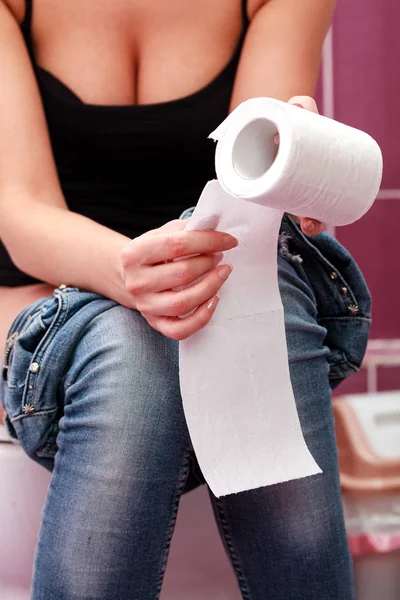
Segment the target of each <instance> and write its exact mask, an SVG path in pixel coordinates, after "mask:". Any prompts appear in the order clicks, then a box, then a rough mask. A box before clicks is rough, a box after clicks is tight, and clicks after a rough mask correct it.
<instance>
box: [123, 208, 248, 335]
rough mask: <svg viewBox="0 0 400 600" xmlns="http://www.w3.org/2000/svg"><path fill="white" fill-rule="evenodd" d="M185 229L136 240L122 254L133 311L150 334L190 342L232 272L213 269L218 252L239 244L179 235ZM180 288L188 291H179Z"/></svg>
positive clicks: (219, 236) (213, 234)
mask: <svg viewBox="0 0 400 600" xmlns="http://www.w3.org/2000/svg"><path fill="white" fill-rule="evenodd" d="M186 224H187V221H183V220H177V221H171V222H169V223H167V224H166V225H164V226H163V227H160V228H159V229H155V230H153V231H149V232H147V233H145V234H144V235H141V236H140V237H137V238H135V239H134V240H132V241H131V242H129V244H127V246H125V248H124V249H123V250H122V253H121V262H122V267H123V270H124V276H125V286H126V289H127V291H128V292H129V294H131V296H132V297H133V300H134V304H135V308H136V309H137V310H138V311H139V312H141V313H142V315H143V316H144V318H145V319H146V320H147V321H148V323H149V324H150V325H151V326H152V327H153V328H154V329H157V330H158V331H160V332H161V333H163V334H164V335H166V336H167V337H170V338H173V339H175V340H183V339H185V338H187V337H189V336H190V335H192V334H193V333H195V332H196V331H198V330H199V329H201V328H202V327H204V326H205V325H206V324H207V323H208V322H209V320H210V319H211V317H212V315H213V312H214V310H215V308H216V307H217V304H218V297H217V293H218V291H219V289H220V288H221V286H222V285H223V283H224V282H225V281H226V280H227V278H228V277H229V275H230V273H231V270H232V268H231V267H230V265H218V263H219V262H220V260H221V258H222V255H221V253H222V252H225V251H227V250H230V249H231V248H235V247H236V246H237V244H238V242H237V240H236V238H234V237H233V236H231V235H229V234H226V233H223V232H220V231H183V230H184V228H185V226H186ZM193 255H194V256H193ZM184 257H188V258H184ZM174 259H181V260H176V261H175V260H174ZM199 278H201V280H200V281H196V280H197V279H199ZM195 281H196V283H193V282H195ZM190 284H193V285H190ZM183 286H189V287H184V289H179V288H181V287H183ZM177 288H178V289H177ZM184 315H188V316H186V317H184ZM182 317H184V318H182Z"/></svg>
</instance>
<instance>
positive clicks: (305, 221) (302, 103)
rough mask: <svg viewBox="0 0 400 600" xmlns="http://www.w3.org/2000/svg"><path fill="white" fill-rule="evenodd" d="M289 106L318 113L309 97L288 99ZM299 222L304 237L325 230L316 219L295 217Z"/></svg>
mask: <svg viewBox="0 0 400 600" xmlns="http://www.w3.org/2000/svg"><path fill="white" fill-rule="evenodd" d="M289 104H294V105H295V106H299V107H301V108H305V109H306V110H311V111H312V112H315V113H318V108H317V104H316V102H315V100H314V99H313V98H311V97H310V96H293V98H290V100H289ZM296 218H297V219H298V220H299V221H300V226H301V229H302V231H303V233H305V234H306V235H318V234H319V233H322V231H324V229H325V225H324V224H323V223H321V222H320V221H317V220H316V219H312V218H310V217H296Z"/></svg>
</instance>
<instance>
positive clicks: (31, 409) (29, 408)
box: [22, 404, 35, 415]
mask: <svg viewBox="0 0 400 600" xmlns="http://www.w3.org/2000/svg"><path fill="white" fill-rule="evenodd" d="M22 410H23V411H24V413H25V414H26V415H32V414H33V413H34V412H35V407H34V406H33V405H32V404H25V405H24V408H23V409H22Z"/></svg>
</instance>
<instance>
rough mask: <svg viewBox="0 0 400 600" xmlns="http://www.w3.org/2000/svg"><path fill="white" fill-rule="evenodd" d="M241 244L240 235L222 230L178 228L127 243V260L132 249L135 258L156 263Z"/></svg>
mask: <svg viewBox="0 0 400 600" xmlns="http://www.w3.org/2000/svg"><path fill="white" fill-rule="evenodd" d="M237 245H238V241H237V239H236V238H234V237H233V236H232V235H229V234H228V233H223V232H221V231H175V232H171V233H162V234H160V235H156V236H152V237H142V238H141V239H139V238H137V239H136V240H133V241H132V242H130V244H128V246H127V252H126V255H125V259H127V260H128V261H129V252H130V253H131V255H132V253H133V256H131V260H133V261H135V262H139V263H141V264H147V265H154V264H156V263H160V262H164V261H166V260H172V259H174V258H179V257H181V256H190V255H192V254H209V253H211V252H224V251H226V250H230V249H231V248H234V247H235V246H237ZM129 248H130V250H129ZM128 264H129V263H128ZM124 266H125V265H124Z"/></svg>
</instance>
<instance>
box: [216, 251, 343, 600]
mask: <svg viewBox="0 0 400 600" xmlns="http://www.w3.org/2000/svg"><path fill="white" fill-rule="evenodd" d="M279 282H280V291H281V296H282V301H283V304H284V309H285V323H286V335H287V345H288V352H289V363H290V375H291V381H292V386H293V391H294V395H295V399H296V404H297V409H298V413H299V417H300V422H301V426H302V430H303V434H304V437H305V440H306V443H307V445H308V447H309V449H310V451H311V453H312V455H313V456H314V458H315V459H316V461H317V463H318V465H319V466H320V467H321V469H322V470H323V474H322V475H315V476H312V477H308V478H304V479H299V480H295V481H290V482H287V483H282V484H279V485H274V486H270V487H264V488H260V489H257V490H252V491H249V492H244V493H241V494H236V495H231V496H226V497H224V498H220V499H215V498H213V499H212V500H213V504H214V509H215V512H216V516H217V521H218V523H219V526H220V530H221V533H222V535H223V538H224V541H225V544H226V547H227V550H228V552H229V554H230V557H231V561H232V563H233V566H234V568H235V571H236V574H237V577H238V580H239V583H240V586H241V589H242V593H243V597H244V598H249V599H250V598H251V599H252V600H265V598H273V599H274V600H279V599H282V600H292V599H293V600H300V599H302V598H307V600H321V599H322V598H323V599H324V600H344V599H346V600H351V598H353V583H352V572H351V561H350V557H349V551H348V546H347V539H346V533H345V528H344V519H343V512H342V505H341V497H340V484H339V475H338V465H337V448H336V443H335V434H334V421H333V416H332V407H331V388H330V385H329V380H328V372H329V361H328V358H329V349H328V348H327V347H326V346H324V339H325V334H326V331H325V329H324V328H323V327H321V326H320V325H318V323H317V321H316V318H317V313H316V303H315V298H314V295H313V291H312V290H311V288H310V287H309V286H308V285H307V284H306V283H305V282H304V281H303V280H302V279H301V278H299V276H298V274H297V272H296V271H295V269H294V268H293V266H292V265H291V264H290V263H288V262H286V261H285V260H283V259H282V258H280V259H279ZM266 393H268V390H266ZM276 401H277V402H279V398H277V399H276Z"/></svg>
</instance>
